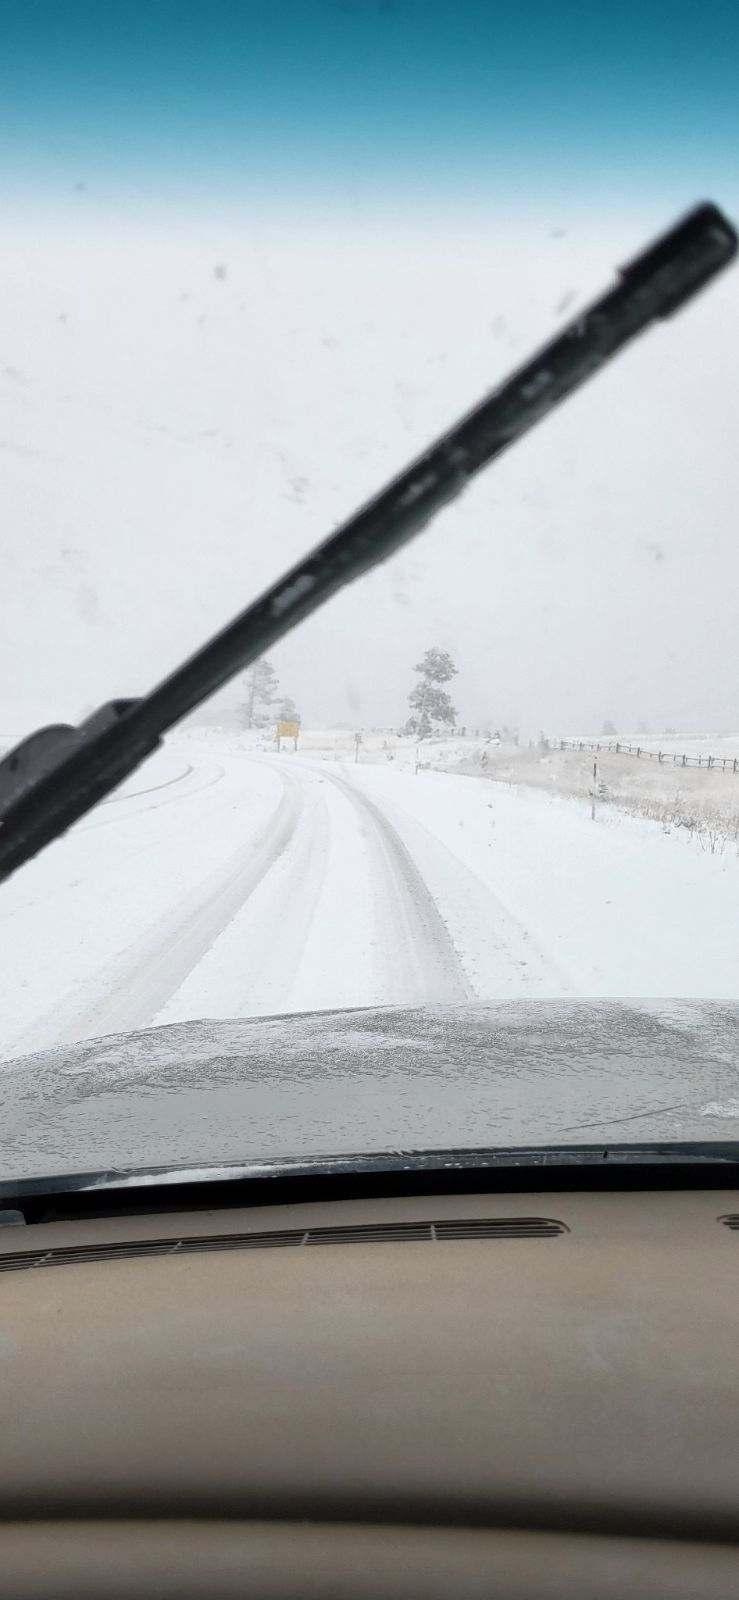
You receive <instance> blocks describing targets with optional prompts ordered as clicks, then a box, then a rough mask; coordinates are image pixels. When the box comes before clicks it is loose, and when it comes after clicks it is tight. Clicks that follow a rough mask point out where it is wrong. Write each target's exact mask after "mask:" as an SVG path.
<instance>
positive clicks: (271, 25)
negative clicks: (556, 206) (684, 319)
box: [0, 0, 739, 211]
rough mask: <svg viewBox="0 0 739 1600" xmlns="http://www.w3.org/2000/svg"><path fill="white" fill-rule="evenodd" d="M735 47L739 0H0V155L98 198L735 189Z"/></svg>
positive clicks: (425, 197)
mask: <svg viewBox="0 0 739 1600" xmlns="http://www.w3.org/2000/svg"><path fill="white" fill-rule="evenodd" d="M738 67H739V7H737V6H736V4H733V3H729V0H709V3H704V0H678V3H673V4H668V3H664V0H662V3H660V0H642V3H640V4H634V3H633V0H625V3H623V4H621V5H616V4H612V5H611V6H607V5H605V4H601V3H598V0H591V3H590V4H583V3H581V0H565V3H555V0H531V3H529V4H522V3H517V4H512V3H505V4H495V0H487V3H485V0H483V3H480V0H427V3H423V0H269V3H268V0H209V3H208V4H207V5H206V4H193V3H190V0H102V3H101V0H95V3H92V0H0V102H1V103H2V106H3V122H4V131H3V136H2V139H1V140H0V176H1V177H2V181H3V183H4V185H5V187H6V192H7V191H8V190H9V192H10V194H11V195H12V194H13V193H15V194H20V195H22V196H24V197H28V196H31V197H33V196H34V195H37V196H39V197H41V198H45V199H51V198H52V197H56V198H57V199H58V198H59V197H61V196H63V195H66V194H70V193H74V194H78V195H79V194H82V193H84V194H85V195H87V196H88V197H89V203H94V201H95V199H96V198H97V199H99V200H100V201H101V202H102V201H109V200H111V199H115V197H116V196H121V195H127V196H129V197H130V196H134V197H139V198H141V199H148V200H152V201H154V202H156V201H158V200H168V201H169V200H176V201H179V202H187V201H189V200H192V201H195V202H196V203H202V202H203V199H204V197H207V196H210V197H213V198H215V199H216V200H217V201H222V200H224V199H225V200H229V199H232V200H234V201H235V202H238V201H239V200H241V199H248V198H250V197H254V196H255V195H257V196H260V197H262V198H263V199H265V200H269V201H270V203H272V204H274V205H276V206H277V207H278V208H279V207H280V205H288V206H289V204H290V203H291V201H293V200H295V199H296V198H298V199H300V198H301V197H302V198H307V199H308V200H310V198H311V196H316V197H321V198H322V199H323V200H324V201H328V202H329V203H330V202H331V201H332V200H335V201H336V202H337V203H350V204H351V203H353V202H354V203H356V202H359V203H374V202H378V203H382V201H383V200H387V199H388V198H390V199H391V200H392V199H397V200H400V201H407V202H409V203H411V204H423V205H429V204H430V205H431V206H432V207H433V206H434V205H436V204H440V205H441V204H445V203H447V202H449V201H454V200H455V199H456V200H460V199H461V200H462V201H463V202H476V201H481V202H483V203H484V202H485V201H486V200H487V199H488V198H490V199H492V200H496V201H499V200H501V199H502V200H504V201H507V202H510V203H513V202H514V201H517V202H522V203H525V201H526V198H527V197H530V199H531V200H532V201H533V203H534V204H536V203H537V201H538V200H539V199H540V198H541V197H542V196H543V195H547V196H549V197H551V196H556V197H557V198H560V199H561V198H567V199H569V200H573V201H574V200H577V199H583V200H584V201H586V202H587V203H588V204H593V203H597V204H598V206H599V207H600V208H602V209H604V210H611V209H613V208H618V209H621V208H622V207H623V205H624V204H628V203H629V201H634V200H637V201H638V200H640V199H646V200H647V201H648V202H649V203H650V204H652V203H653V202H654V201H655V200H657V199H659V201H660V202H661V208H662V209H663V210H665V211H667V210H669V208H670V206H671V205H672V204H674V203H681V202H683V201H685V202H687V201H689V200H691V199H693V198H695V197H697V196H699V195H701V194H707V193H714V194H715V195H716V197H717V198H718V199H721V200H723V201H724V202H725V203H728V204H730V205H731V203H732V200H733V199H734V198H735V196H736V194H737V181H736V175H737V159H736V158H737V151H738V150H739V111H738V109H737V102H738V100H739V96H737V93H736V85H737V69H738ZM77 185H84V186H85V188H84V190H82V189H79V188H77V187H76V186H77Z"/></svg>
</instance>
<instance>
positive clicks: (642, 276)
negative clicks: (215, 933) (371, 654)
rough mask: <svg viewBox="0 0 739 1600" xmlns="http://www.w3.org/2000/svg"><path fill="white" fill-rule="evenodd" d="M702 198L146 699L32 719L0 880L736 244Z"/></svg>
mask: <svg viewBox="0 0 739 1600" xmlns="http://www.w3.org/2000/svg"><path fill="white" fill-rule="evenodd" d="M736 248H737V236H736V233H735V231H734V229H733V227H732V226H731V223H730V222H728V221H727V219H726V217H724V216H723V215H722V213H721V212H720V211H719V210H718V208H717V207H716V206H714V205H712V204H708V203H707V204H704V205H700V206H697V207H696V208H695V209H694V210H693V211H691V212H690V213H689V214H688V215H687V216H686V217H684V218H683V219H682V220H681V221H680V222H678V223H677V224H676V225H675V227H673V228H672V229H671V230H670V231H669V232H668V233H666V234H664V235H663V236H662V237H661V238H659V239H658V240H657V241H656V242H655V243H653V244H651V245H649V246H648V247H647V249H645V250H644V251H643V252H642V253H641V254H640V255H639V256H637V257H636V258H635V259H634V260H633V261H632V262H630V263H629V265H628V266H626V267H623V268H622V269H621V271H620V273H619V277H618V283H617V285H616V287H615V288H614V289H611V290H610V291H609V292H608V293H607V294H605V295H603V296H602V298H601V299H599V300H597V301H595V302H594V303H593V305H591V306H590V307H589V308H588V309H587V310H585V311H582V312H580V313H579V315H578V316H577V317H576V318H575V319H574V321H573V322H571V323H569V324H568V326H567V327H566V328H565V329H564V330H563V331H562V332H561V333H560V334H558V335H557V337H556V338H555V339H553V340H552V341H551V342H550V343H549V344H547V345H545V346H544V347H543V349H541V350H540V351H539V352H538V353H537V354H536V355H534V356H533V357H532V358H531V360H529V361H528V362H526V364H525V365H524V366H522V367H519V368H518V369H517V371H515V372H514V373H513V374H512V375H511V377H509V378H508V379H506V381H505V382H504V383H502V384H501V385H500V386H499V388H497V389H496V390H495V391H494V392H493V393H492V394H491V395H489V396H488V397H487V398H486V399H485V400H483V401H482V403H481V404H480V405H478V406H476V407H475V409H474V410H473V411H470V412H468V413H467V415H466V416H464V417H463V418H462V419H461V421H459V422H458V423H457V424H456V425H455V426H454V427H453V428H451V429H450V431H449V432H448V433H446V434H444V435H443V437H442V438H440V439H438V440H437V441H436V442H435V443H434V444H433V445H431V447H430V448H429V449H428V450H426V451H424V453H423V454H422V455H421V456H418V457H417V458H416V459H415V460H414V461H413V462H412V463H411V465H410V466H409V467H407V468H406V470H405V471H404V472H402V473H400V475H399V476H398V477H396V478H394V479H393V481H392V482H391V483H390V484H388V485H387V487H386V488H384V489H382V490H381V491H380V493H379V494H377V495H376V496H375V497H374V498H373V499H372V500H370V501H368V503H367V504H366V505H365V506H363V507H362V508H361V509H360V510H359V511H357V512H356V513H355V515H354V516H353V517H350V518H349V520H348V522H345V523H344V524H343V525H342V526H341V527H340V528H339V529H338V530H337V531H336V532H335V533H333V534H331V535H330V537H329V538H327V539H326V540H325V541H324V542H323V543H322V544H320V545H318V546H317V547H316V549H314V550H312V551H311V552H310V554H309V555H307V556H305V557H304V559H303V560H302V561H299V562H298V563H297V565H296V566H294V567H292V568H291V570H290V571H289V572H287V573H286V574H285V576H284V577H282V578H281V579H280V580H279V581H278V582H277V583H275V584H273V585H272V587H271V588H270V589H268V590H267V591H266V593H265V594H263V595H262V596H261V597H260V598H259V599H258V600H255V601H254V602H253V604H252V605H250V606H247V608H246V610H245V611H242V612H241V614H240V615H239V616H238V617H236V618H235V620H234V621H233V622H232V623H230V624H229V626H228V627H226V628H224V630H223V632H221V633H219V634H217V635H216V636H215V638H213V639H211V640H210V641H209V643H208V644H206V645H204V646H203V648H202V649H201V650H199V651H198V652H197V654H196V655H194V656H192V657H191V658H190V660H189V661H186V662H185V663H184V664H183V665H182V666H181V667H178V668H177V670H176V671H175V672H173V673H172V674H171V676H170V677H168V678H165V680H164V682H163V683H160V684H159V685H158V686H157V687H156V688H155V689H153V690H152V692H151V693H150V694H148V695H144V696H142V697H141V698H140V699H136V700H113V701H110V702H109V704H107V705H104V706H102V707H101V708H100V710H99V711H96V712H95V713H94V715H93V716H91V717H89V718H88V719H87V720H86V721H85V722H83V723H81V724H80V725H79V727H71V726H67V725H59V726H55V727H48V728H42V729H40V730H39V731H38V732H37V733H33V734H31V735H30V736H29V737H28V738H26V739H24V740H23V741H22V742H21V743H20V744H19V745H17V746H16V748H15V749H14V750H12V751H11V752H10V753H9V754H8V755H6V756H5V758H4V759H3V761H1V762H0V880H2V879H3V878H7V877H8V876H9V875H10V873H11V872H13V871H14V870H15V868H16V867H19V866H20V865H21V864H22V863H23V862H24V861H28V860H29V859H30V858H31V857H32V856H34V855H35V854H36V852H37V851H38V850H41V849H42V848H43V846H44V845H46V844H49V843H50V842H51V840H52V839H55V838H57V837H58V836H59V834H61V833H63V832H64V831H65V829H67V828H68V827H70V825H71V824H72V823H73V822H75V821H77V819H78V818H79V817H81V816H83V815H84V813H85V812H86V811H89V810H90V808H91V807H92V806H94V805H95V804H96V802H97V801H98V800H100V799H102V797H103V795H105V794H107V793H109V791H110V790H111V789H114V788H115V787H116V785H117V784H119V783H120V782H121V781H122V780H123V779H124V778H125V777H127V776H128V774H129V773H131V772H133V771H134V770H135V768H136V767H138V766H139V765H140V764H141V762H142V761H144V760H145V758H146V757H147V756H148V755H150V754H151V753H152V751H153V750H155V749H156V748H157V746H158V745H159V744H160V743H161V738H162V735H163V734H164V733H166V731H167V729H168V728H171V727H173V726H174V724H175V723H177V722H179V721H180V720H181V718H182V717H184V716H186V714H187V713H188V712H189V711H192V710H193V709H194V708H195V706H198V705H200V704H201V702H202V701H203V700H206V699H207V698H208V696H209V695H212V694H213V693H214V692H215V690H217V689H219V688H220V687H221V686H222V685H223V684H224V683H226V682H227V681H228V680H229V678H232V677H233V676H234V674H235V673H237V672H239V671H241V670H242V669H243V668H244V667H247V666H249V664H250V663H251V662H252V661H254V660H256V658H257V657H258V656H260V655H261V654H262V653H263V652H264V651H265V650H267V649H268V648H269V647H270V646H271V645H273V644H274V643H275V642H276V641H277V640H278V639H280V638H282V636H283V635H284V634H286V633H287V632H288V631H289V630H290V629H291V628H294V627H295V625H296V623H298V622H300V621H302V619H303V618H304V617H307V616H309V615H310V613H311V612H313V611H315V610H317V608H318V607H319V606H320V605H322V604H323V602H324V601H325V600H327V599H328V598H329V597H330V596H331V595H333V594H335V593H336V592H337V590H338V589H341V588H342V587H343V586H344V585H345V584H347V583H350V582H351V581H352V580H353V579H354V578H356V577H358V576H359V575H360V573H363V572H367V571H368V570H369V568H371V567H373V566H376V565H377V564H378V563H379V562H380V561H383V560H384V559H385V558H386V557H387V556H389V555H390V554H391V553H392V552H393V551H394V550H397V549H398V548H399V546H400V545H402V544H404V543H405V542H406V541H407V540H408V539H411V538H412V537H413V536H414V535H415V534H416V533H418V532H419V531H420V529H421V528H423V527H424V526H425V524H426V523H427V522H428V521H429V520H430V519H431V517H433V516H434V515H435V514H436V512H437V511H439V510H440V509H441V507H442V506H445V505H446V504H448V502H449V501H450V500H453V499H454V498H455V497H456V495H458V494H459V493H460V492H461V491H462V489H464V488H465V486H466V485H467V484H468V483H469V482H470V480H471V479H472V478H473V477H474V476H475V474H476V473H477V472H479V471H480V469H481V468H482V467H484V466H487V465H488V463H489V462H491V461H493V460H494V459H495V458H496V456H499V455H500V454H501V453H502V451H503V450H505V449H507V447H508V446H509V445H511V444H513V443H514V442H515V440H516V439H520V438H521V436H522V434H524V433H526V432H527V430H528V429H529V428H531V427H533V425H534V423H536V422H539V421H540V420H541V419H542V417H545V416H546V415H547V413H548V412H549V411H551V410H552V409H553V408H554V406H556V405H558V404H559V402H560V401H561V400H564V399H566V397H567V396H568V395H570V394H572V392H573V391H574V390H575V389H576V388H578V387H579V385H580V384H581V383H584V382H585V380H586V379H587V378H590V377H592V376H593V374H594V373H596V372H598V371H599V370H600V368H601V367H602V366H604V365H605V363H606V362H607V361H609V360H610V359H611V357H612V356H614V355H616V354H618V352H619V351H620V350H622V349H623V348H624V346H625V345H627V344H628V343H629V341H630V340H631V339H633V338H635V337H636V335H637V334H639V333H641V332H643V331H644V329H646V328H647V327H649V325H650V324H651V323H652V322H654V321H655V319H657V318H661V317H668V316H670V315H671V314H672V312H674V311H676V310H678V308H679V307H680V306H682V305H683V304H684V303H685V301H686V300H688V299H690V297H691V296H692V295H693V294H695V293H696V292H697V291H698V290H699V289H701V288H703V287H704V285H705V284H706V283H708V282H709V280H710V279H711V278H713V277H714V275H715V274H716V273H717V272H719V271H720V270H721V269H722V267H724V266H726V265H727V264H728V263H729V262H730V261H731V260H732V258H733V256H734V255H735V254H736Z"/></svg>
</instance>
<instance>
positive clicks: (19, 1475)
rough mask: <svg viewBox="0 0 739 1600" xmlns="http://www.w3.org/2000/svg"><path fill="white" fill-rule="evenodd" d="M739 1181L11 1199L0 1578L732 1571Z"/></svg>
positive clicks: (210, 1584) (258, 1586) (584, 1587)
mask: <svg viewBox="0 0 739 1600" xmlns="http://www.w3.org/2000/svg"><path fill="white" fill-rule="evenodd" d="M735 1212H739V1194H738V1193H736V1192H726V1191H719V1190H706V1191H687V1192H681V1191H677V1192H672V1193H669V1192H667V1193H665V1192H655V1193H649V1192H646V1193H623V1194H618V1193H615V1194H614V1193H596V1194H588V1193H576V1194H568V1193H560V1194H557V1193H551V1192H547V1193H530V1194H513V1195H509V1196H505V1195H500V1194H489V1195H484V1194H476V1195H452V1196H449V1195H441V1196H434V1195H429V1196H427V1197H414V1198H408V1199H386V1200H379V1199H373V1200H355V1201H342V1202H332V1203H322V1204H314V1205H300V1206H289V1205H284V1206H282V1205H281V1206H263V1207H259V1208H252V1209H248V1210H247V1209H240V1210H231V1211H220V1210H219V1211H216V1212H213V1213H208V1212H202V1211H201V1212H198V1213H192V1214H190V1215H175V1214H171V1215H166V1216H164V1217H162V1216H156V1217H154V1216H152V1217H147V1216H145V1215H139V1216H137V1217H135V1218H125V1219H124V1218H118V1219H108V1220H105V1219H102V1220H95V1221H83V1222H80V1221H75V1222H56V1223H47V1224H42V1225H36V1226H30V1227H8V1228H3V1229H0V1266H3V1265H4V1266H5V1267H6V1268H7V1269H8V1270H6V1271H4V1272H2V1273H0V1374H1V1377H0V1518H1V1519H2V1526H1V1527H0V1595H2V1596H3V1597H6V1596H8V1597H9V1596H11V1595H12V1596H13V1597H14V1600H27V1597H28V1596H34V1597H37V1596H42V1595H43V1596H47V1595H48V1596H51V1595H54V1596H67V1595H70V1596H71V1595H75V1596H84V1597H86V1596H88V1595H89V1596H92V1595H100V1594H103V1593H104V1594H105V1595H106V1596H113V1597H114V1596H116V1595H119V1594H120V1595H121V1596H123V1595H134V1594H142V1595H143V1594H147V1595H152V1594H161V1595H169V1594H170V1593H171V1594H173V1595H174V1594H177V1595H178V1596H184V1597H188V1596H190V1595H192V1596H196V1595H197V1596H200V1595H206V1594H207V1595H211V1596H217V1595H221V1594H222V1595H224V1596H226V1595H228V1596H230V1595H232V1594H233V1595H236V1594H239V1595H245V1596H257V1595H260V1596H265V1595H269V1596H272V1595H274V1596H293V1595H295V1596H298V1595H301V1596H314V1595H315V1596H327V1595H331V1596H338V1595H355V1594H356V1595H361V1596H365V1595H367V1596H370V1595H373V1596H385V1595H387V1596H396V1595H397V1596H406V1595H408V1596H410V1595H413V1596H419V1597H420V1596H424V1595H429V1596H436V1595H437V1594H438V1595H442V1594H444V1595H445V1596H448V1594H449V1592H450V1589H454V1590H455V1591H456V1593H457V1594H458V1595H459V1596H462V1597H464V1596H467V1595H470V1596H472V1595H475V1596H477V1595H482V1594H485V1595H490V1594H495V1595H500V1596H501V1597H509V1596H510V1597H513V1596H515V1597H518V1596H524V1595H526V1596H531V1597H532V1600H533V1597H535V1596H538V1595H542V1596H546V1597H550V1596H555V1595H556V1596H560V1595H562V1596H565V1595H567V1596H581V1595H593V1596H598V1597H601V1596H604V1597H607V1596H611V1595H627V1594H628V1596H629V1600H634V1597H639V1596H640V1595H642V1594H643V1595H645V1596H646V1595H647V1594H648V1595H650V1596H653V1595H666V1596H673V1595H674V1596H687V1595H695V1596H698V1595H701V1596H714V1595H716V1596H718V1595H721V1596H727V1595H733V1594H736V1595H737V1596H739V1542H737V1541H739V1358H738V1357H737V1351H738V1350H739V1233H738V1232H737V1231H735V1230H734V1229H733V1228H731V1227H730V1226H728V1225H727V1223H726V1222H725V1221H723V1220H721V1219H722V1218H724V1217H725V1216H727V1215H732V1214H734V1213H735ZM519 1219H523V1223H528V1224H530V1225H529V1226H528V1227H526V1226H523V1225H521V1222H520V1221H519ZM429 1223H433V1224H434V1226H433V1227H431V1228H430V1229H429V1227H428V1226H427V1225H428V1224H429ZM484 1223H489V1224H490V1227H489V1229H488V1233H487V1234H486V1233H485V1231H484V1229H482V1235H481V1225H482V1224H484ZM534 1223H535V1224H537V1226H533V1224H534ZM555 1223H556V1224H559V1226H558V1227H557V1228H554V1227H553V1226H552V1224H555ZM436 1224H438V1227H437V1226H436ZM468 1224H469V1225H470V1226H467V1225H468ZM540 1224H546V1227H544V1228H542V1227H541V1226H539V1225H540ZM409 1225H414V1226H409ZM388 1226H389V1228H390V1233H389V1234H388V1233H387V1230H388ZM414 1227H415V1235H414ZM476 1227H477V1232H476ZM367 1228H370V1229H372V1230H373V1236H372V1237H371V1238H370V1237H369V1236H367V1235H365V1234H363V1233H362V1230H363V1229H367ZM336 1230H344V1231H343V1232H339V1233H338V1234H337V1232H336ZM347 1230H348V1231H347ZM383 1230H385V1237H384V1238H383ZM254 1234H259V1235H261V1236H262V1238H261V1240H257V1242H256V1246H255V1243H254V1240H253V1237H252V1236H253V1235H254ZM240 1235H242V1236H245V1238H244V1239H242V1240H240V1239H239V1238H238V1236H240ZM409 1235H410V1237H409ZM466 1235H467V1236H466ZM209 1241H210V1242H209ZM188 1242H189V1248H188ZM311 1246H313V1247H311ZM316 1246H320V1247H316ZM119 1247H122V1248H119ZM106 1250H107V1251H108V1255H107V1256H106V1253H105V1252H106ZM132 1250H140V1251H141V1254H139V1255H136V1254H132V1253H131V1251H132ZM69 1251H74V1252H75V1259H70V1257H69V1255H68V1254H65V1252H69ZM54 1252H57V1253H58V1254H57V1256H56V1259H54V1254H53V1253H54ZM90 1254H92V1256H93V1259H90V1258H89V1257H90ZM101 1256H102V1259H101V1258H100V1257H101ZM14 1258H17V1259H14Z"/></svg>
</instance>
